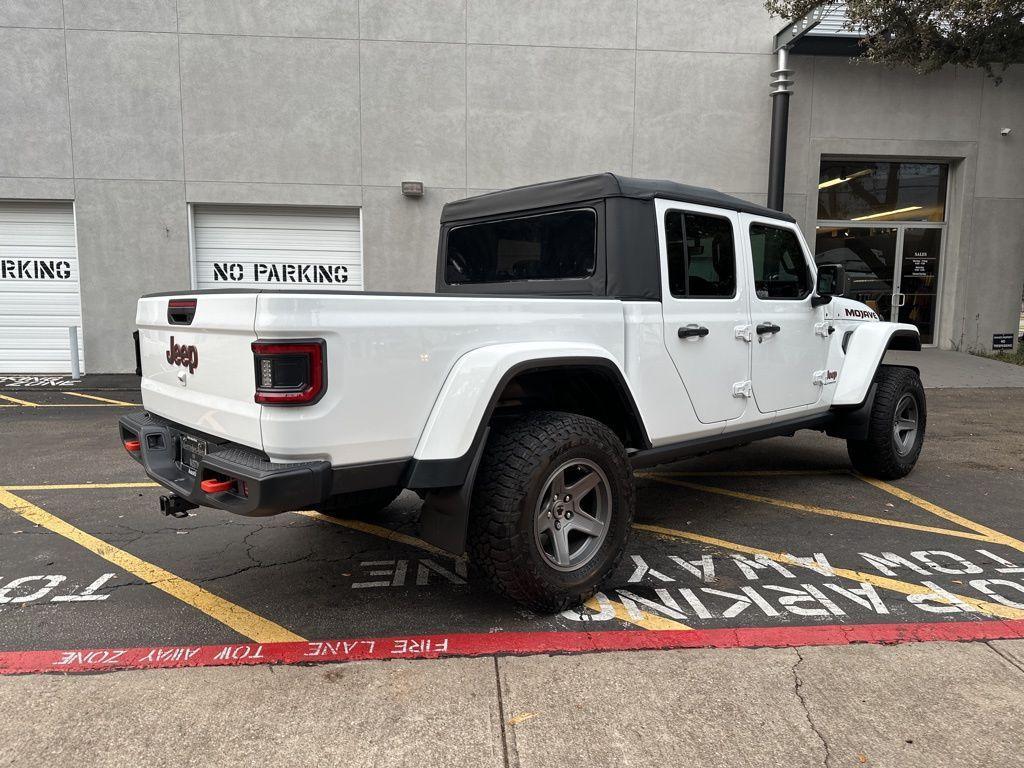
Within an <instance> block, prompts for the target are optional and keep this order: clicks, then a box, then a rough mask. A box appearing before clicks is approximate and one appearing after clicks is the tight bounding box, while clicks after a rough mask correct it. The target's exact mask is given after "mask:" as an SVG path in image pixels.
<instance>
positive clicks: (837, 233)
mask: <svg viewBox="0 0 1024 768" xmlns="http://www.w3.org/2000/svg"><path fill="white" fill-rule="evenodd" d="M815 245H816V247H815V257H814V260H815V262H816V263H817V264H819V265H821V264H842V265H843V267H844V268H845V269H846V278H847V281H846V284H847V290H846V295H847V296H848V297H850V298H851V299H853V300H854V301H859V302H861V303H863V304H867V305H868V306H869V307H871V309H873V310H874V311H875V312H877V313H878V316H879V317H880V318H882V319H883V320H889V321H892V322H899V323H912V324H913V325H916V326H917V327H918V329H919V330H920V331H921V343H922V344H934V343H935V310H936V306H937V304H938V294H939V263H940V259H941V255H942V229H941V228H939V227H921V226H917V227H914V226H907V225H897V226H893V227H847V226H819V227H818V231H817V237H816V242H815Z"/></svg>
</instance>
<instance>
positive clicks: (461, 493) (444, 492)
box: [420, 427, 490, 555]
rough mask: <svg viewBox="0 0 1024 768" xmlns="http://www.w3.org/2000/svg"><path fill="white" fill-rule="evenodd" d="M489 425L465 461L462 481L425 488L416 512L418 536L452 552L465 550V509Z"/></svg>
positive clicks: (471, 495)
mask: <svg viewBox="0 0 1024 768" xmlns="http://www.w3.org/2000/svg"><path fill="white" fill-rule="evenodd" d="M489 434H490V427H488V428H487V429H485V430H484V434H483V439H482V440H479V441H478V443H477V449H476V455H475V456H474V457H473V462H472V463H471V464H470V465H469V472H468V473H467V474H466V482H464V483H463V484H462V485H461V486H455V487H454V488H436V489H432V490H429V491H427V494H426V496H425V497H424V498H423V509H422V511H421V512H420V538H422V539H423V540H424V541H426V542H428V543H430V544H433V545H434V546H435V547H440V548H441V549H443V550H445V551H446V552H451V553H452V554H453V555H461V554H462V553H463V552H465V551H466V531H467V530H468V528H469V509H470V503H471V502H472V499H473V485H474V484H475V483H476V471H477V468H478V467H479V466H480V459H481V458H482V457H483V455H484V448H485V447H486V446H487V436H488V435H489Z"/></svg>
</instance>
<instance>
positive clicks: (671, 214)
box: [665, 211, 736, 299]
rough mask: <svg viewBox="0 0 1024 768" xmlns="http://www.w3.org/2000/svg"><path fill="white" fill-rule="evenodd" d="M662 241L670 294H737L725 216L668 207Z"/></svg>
mask: <svg viewBox="0 0 1024 768" xmlns="http://www.w3.org/2000/svg"><path fill="white" fill-rule="evenodd" d="M665 242H666V245H667V248H668V282H669V290H670V291H671V293H672V295H673V296H675V297H676V298H680V299H682V298H690V299H720V298H731V297H732V296H735V295H736V249H735V247H734V245H733V237H732V223H731V222H730V221H729V220H728V219H723V218H721V217H719V216H706V215H704V214H699V213H683V212H682V211H668V212H667V213H666V214H665Z"/></svg>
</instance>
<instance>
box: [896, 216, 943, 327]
mask: <svg viewBox="0 0 1024 768" xmlns="http://www.w3.org/2000/svg"><path fill="white" fill-rule="evenodd" d="M900 234H901V238H902V240H903V242H902V244H901V247H900V256H901V258H900V272H899V275H900V279H899V284H898V285H897V286H896V302H895V303H896V309H897V310H898V312H897V317H896V319H897V320H898V321H899V322H901V323H913V324H914V325H916V326H917V327H918V330H920V331H921V343H922V344H934V343H935V309H936V305H937V304H938V300H939V258H940V255H941V253H942V230H941V229H923V228H916V227H905V228H903V229H902V231H901V233H900Z"/></svg>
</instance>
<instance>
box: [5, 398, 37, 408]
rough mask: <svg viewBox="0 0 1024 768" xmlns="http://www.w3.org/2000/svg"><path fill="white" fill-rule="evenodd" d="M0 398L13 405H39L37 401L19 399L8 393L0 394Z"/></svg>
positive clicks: (31, 406) (28, 406)
mask: <svg viewBox="0 0 1024 768" xmlns="http://www.w3.org/2000/svg"><path fill="white" fill-rule="evenodd" d="M0 400H6V401H7V402H9V403H13V404H14V405H24V406H25V407H27V408H38V407H39V403H30V402H29V401H28V400H19V399H18V398H16V397H11V396H10V395H0Z"/></svg>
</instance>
